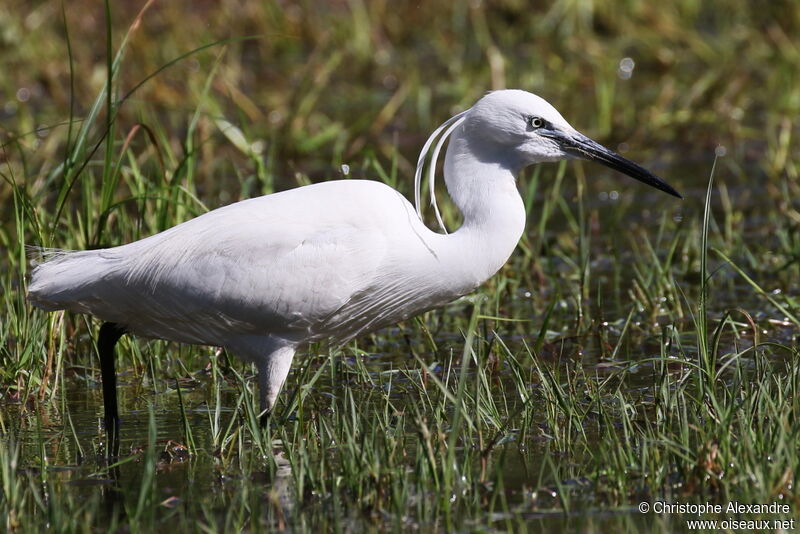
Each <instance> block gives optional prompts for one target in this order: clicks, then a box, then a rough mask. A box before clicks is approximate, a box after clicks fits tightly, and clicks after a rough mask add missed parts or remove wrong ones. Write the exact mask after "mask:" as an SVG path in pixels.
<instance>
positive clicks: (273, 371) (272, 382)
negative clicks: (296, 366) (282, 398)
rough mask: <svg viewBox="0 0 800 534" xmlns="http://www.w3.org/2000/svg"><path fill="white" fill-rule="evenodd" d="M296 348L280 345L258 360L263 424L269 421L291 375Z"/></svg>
mask: <svg viewBox="0 0 800 534" xmlns="http://www.w3.org/2000/svg"><path fill="white" fill-rule="evenodd" d="M294 351H295V348H294V347H292V346H280V347H277V348H276V349H274V350H273V351H272V352H270V353H269V354H266V355H264V356H261V357H260V358H258V359H257V361H256V366H257V367H258V393H259V397H260V400H261V403H260V405H261V416H260V418H261V426H266V425H267V423H269V416H270V414H271V413H272V410H273V408H275V401H276V399H277V398H278V393H280V391H281V388H282V387H283V383H284V382H285V381H286V377H287V376H288V375H289V369H291V367H292V358H294Z"/></svg>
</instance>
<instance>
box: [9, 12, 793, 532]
mask: <svg viewBox="0 0 800 534" xmlns="http://www.w3.org/2000/svg"><path fill="white" fill-rule="evenodd" d="M126 6H127V4H126ZM109 7H110V9H109ZM141 7H142V6H135V8H134V7H123V6H119V7H118V6H116V5H114V4H112V3H110V2H109V3H106V4H103V3H100V2H88V1H82V2H78V3H75V2H72V3H70V5H69V6H66V5H65V6H62V5H61V4H60V3H58V2H44V3H41V4H40V5H38V6H36V7H33V8H31V7H29V6H28V5H27V4H25V5H23V4H20V5H18V6H14V5H12V6H9V7H4V8H0V43H2V45H3V46H2V50H3V51H2V52H1V53H0V69H2V72H3V73H4V75H3V76H2V77H0V91H2V92H3V94H4V95H5V99H4V101H3V106H2V107H0V118H1V119H2V120H0V143H2V149H1V150H0V177H1V178H2V182H1V183H2V185H0V214H2V217H0V221H1V222H0V244H2V247H3V248H4V250H5V251H6V252H7V254H5V255H3V259H2V263H0V284H1V285H0V289H1V290H2V302H0V308H2V311H0V362H1V363H2V365H0V395H1V396H0V401H2V404H1V405H0V432H2V434H0V483H2V493H0V517H2V518H5V519H4V521H5V524H4V528H5V529H6V530H7V531H10V532H34V531H41V530H43V529H45V528H50V529H53V530H54V531H58V532H104V531H117V530H123V531H132V532H150V531H165V530H167V529H170V528H172V529H179V530H181V531H184V530H185V531H198V532H216V531H226V532H227V531H243V530H247V531H259V530H266V529H282V528H286V529H291V530H294V531H337V532H349V531H360V530H381V531H403V532H405V531H408V530H418V531H423V532H440V531H461V532H468V531H469V532H472V531H481V532H484V531H485V532H489V531H515V532H517V531H520V532H522V531H544V532H551V531H598V532H609V531H620V530H623V531H630V532H674V531H686V530H687V528H688V527H687V526H686V520H687V519H693V517H691V516H689V515H679V514H672V515H662V516H659V515H656V514H653V513H649V514H641V513H639V512H638V511H637V506H638V504H639V503H640V502H644V501H646V502H649V503H652V502H655V501H657V500H663V501H666V502H698V503H699V502H718V503H723V504H725V503H727V502H728V501H732V500H738V501H739V502H742V503H745V504H756V503H769V502H772V501H778V502H781V503H787V504H789V505H790V506H791V509H792V514H790V515H791V516H794V515H797V510H798V506H800V502H799V501H800V498H799V497H798V495H797V493H796V489H795V488H797V484H798V480H797V477H798V468H799V467H800V465H798V457H800V455H798V452H800V451H798V443H800V423H798V419H797V416H796V414H797V413H798V408H800V406H798V403H800V398H798V388H799V387H800V363H798V362H799V361H798V350H797V343H796V340H797V335H798V327H800V324H799V323H798V314H800V312H799V311H798V296H797V291H796V285H797V283H796V281H797V279H798V276H800V262H798V258H800V239H798V236H800V233H798V225H799V224H800V212H799V208H798V205H797V202H796V201H795V200H794V199H796V198H800V194H799V193H800V174H799V173H798V167H797V162H798V149H797V143H796V138H797V135H798V130H797V125H796V124H795V121H793V120H792V117H796V116H797V115H798V111H800V89H798V88H800V83H799V82H800V80H798V73H797V69H796V65H797V62H798V60H799V59H800V53H799V52H798V48H797V46H796V44H795V43H794V41H793V40H792V38H791V36H793V35H796V34H798V32H800V10H798V8H797V7H796V6H795V5H794V3H792V2H773V3H770V4H769V5H767V6H756V5H753V6H749V5H744V6H743V5H740V4H739V3H736V2H733V1H730V0H718V1H717V2H713V3H701V2H697V1H696V0H685V1H682V2H678V3H673V4H670V5H667V4H664V5H645V4H641V5H640V4H636V3H632V4H630V5H624V6H623V5H621V4H619V3H618V2H608V1H601V0H598V1H595V2H567V1H557V2H554V3H552V4H551V5H550V6H546V7H545V6H543V7H539V8H530V7H529V6H526V5H523V4H522V3H518V2H514V1H512V0H507V1H500V2H484V3H482V4H479V3H473V5H472V7H470V4H469V3H465V2H456V3H453V5H452V6H448V7H441V6H440V5H437V4H435V3H431V4H429V5H428V4H425V5H422V6H410V5H409V6H405V5H399V6H398V5H395V4H390V3H385V2H361V1H352V2H348V3H344V4H331V5H330V6H324V7H319V8H313V9H312V8H311V7H294V5H289V4H286V5H284V4H273V3H255V2H252V3H251V2H244V3H241V2H236V3H234V2H221V3H219V4H218V5H215V6H213V7H211V6H205V7H202V8H197V7H196V6H194V5H193V6H191V7H190V6H188V5H183V4H182V3H176V2H170V3H154V4H153V5H150V6H148V7H147V9H145V10H144V11H143V12H142V13H139V10H140V9H141ZM624 57H631V58H633V59H634V61H635V68H634V70H633V75H632V77H630V79H625V78H622V77H620V76H619V74H618V69H619V65H620V61H621V59H622V58H624ZM501 86H507V87H521V88H524V89H528V90H532V91H534V92H537V93H539V94H541V95H542V96H544V97H545V98H547V99H549V100H550V101H551V102H553V103H554V104H555V105H556V106H557V107H558V108H559V109H560V110H561V111H562V112H563V114H564V115H565V116H566V117H567V119H568V120H569V121H570V122H571V123H572V124H573V125H575V126H576V127H578V128H579V129H581V130H583V131H585V132H586V133H587V134H589V135H591V136H592V137H595V138H597V139H598V140H599V141H601V142H603V143H605V144H608V145H610V146H611V147H613V148H616V147H617V145H619V144H623V143H624V144H625V145H627V147H628V150H629V151H628V152H627V153H626V156H629V157H631V158H632V159H634V160H637V161H639V162H641V163H643V164H645V165H646V166H648V167H650V168H652V169H653V170H654V171H655V172H657V173H658V174H660V175H662V176H664V177H665V178H666V179H668V180H669V181H670V183H672V184H673V185H675V186H676V187H677V188H678V189H679V190H680V191H681V192H682V193H683V194H684V196H685V197H686V199H685V200H684V201H683V202H678V201H675V200H673V199H671V198H669V197H667V196H665V195H661V194H658V193H656V192H651V191H649V190H646V189H645V188H644V187H640V186H639V185H638V184H635V183H632V182H631V181H629V180H627V181H626V179H625V178H624V177H620V176H616V175H613V174H612V173H611V172H607V171H606V170H605V169H603V168H600V167H596V166H590V165H588V164H586V165H584V164H580V163H577V162H569V163H564V164H560V165H543V166H539V167H537V168H535V169H531V170H529V171H526V173H525V175H524V176H522V177H521V179H520V191H521V193H522V195H523V198H524V199H525V202H526V207H527V209H528V219H529V220H528V232H527V234H526V235H525V236H524V237H523V239H522V241H521V243H520V246H519V247H518V250H517V252H516V253H515V255H514V256H513V257H512V259H511V260H510V261H509V263H508V265H507V266H505V267H504V268H503V269H502V270H501V272H500V273H499V274H498V275H497V276H495V277H494V278H493V279H492V280H491V281H489V282H488V283H487V284H485V285H484V286H483V287H482V288H481V289H480V290H479V291H478V292H476V293H475V294H473V295H470V296H467V297H465V298H463V299H461V300H459V301H458V302H456V303H454V304H452V305H450V306H448V307H447V308H446V309H444V310H437V311H433V312H429V313H427V314H425V315H424V316H422V317H421V318H418V319H415V320H412V321H408V322H407V323H405V324H402V325H398V327H395V328H390V329H386V330H383V331H380V332H376V333H373V334H371V335H368V336H365V337H362V338H360V339H359V340H357V341H356V342H355V343H353V344H350V345H348V346H346V347H343V348H336V347H328V346H326V345H313V346H311V347H309V348H308V349H307V350H305V351H303V352H302V353H301V354H299V355H298V357H297V358H296V361H295V365H294V369H293V372H292V375H291V376H290V378H289V382H288V383H287V386H286V389H285V390H284V392H283V394H282V396H281V399H280V402H279V405H278V408H277V414H276V417H275V420H274V424H272V425H271V426H270V428H268V429H266V430H263V431H262V430H261V429H260V427H259V425H258V424H257V419H256V413H255V411H254V410H255V407H256V406H257V404H256V399H255V395H254V393H255V384H254V380H253V370H252V369H251V368H249V367H247V366H245V365H242V364H241V363H240V362H238V361H237V360H236V359H235V357H233V356H230V355H227V354H225V353H217V352H216V351H215V350H214V349H210V348H202V347H188V346H179V345H176V344H171V343H166V342H162V341H147V340H142V339H133V340H126V341H123V342H122V343H121V347H120V350H119V351H118V352H119V353H120V360H121V361H120V362H119V368H120V385H121V388H120V403H121V410H122V413H123V420H124V423H123V429H122V433H123V443H122V446H123V453H122V454H121V456H120V461H119V463H118V465H112V466H108V465H106V463H105V461H104V459H103V453H104V447H105V437H104V435H103V431H102V428H101V426H100V423H99V421H100V414H101V398H100V397H101V395H100V390H99V371H98V365H97V359H96V355H95V349H94V344H93V335H94V332H95V330H96V327H97V325H96V324H95V323H94V321H92V320H91V319H88V318H85V317H78V316H73V315H66V314H60V313H57V314H45V313H42V312H40V311H36V310H33V309H31V307H30V306H28V304H27V303H26V302H25V299H24V295H25V284H26V279H27V274H28V270H29V263H28V262H29V258H28V250H27V249H26V247H28V246H48V247H60V248H76V249H80V248H88V247H97V246H112V245H117V244H122V243H125V242H129V241H131V240H134V239H138V238H141V237H144V236H147V235H150V234H152V233H155V232H158V231H161V230H163V229H166V228H168V227H170V226H173V225H174V224H177V223H178V222H181V221H183V220H186V219H188V218H190V217H192V216H195V215H197V214H200V213H203V212H205V211H206V210H208V209H213V208H215V207H218V206H220V205H223V204H227V203H230V202H232V201H235V200H238V199H240V198H247V197H251V196H255V195H259V194H264V193H269V192H272V191H274V190H281V189H286V188H289V187H294V186H297V185H302V184H305V183H310V182H317V181H321V180H325V179H336V178H342V177H343V176H342V172H341V166H342V165H343V164H347V165H348V166H349V168H350V171H349V174H348V176H350V177H370V178H375V179H380V180H382V181H384V182H386V183H388V184H390V185H392V186H393V187H396V188H398V189H399V190H401V191H402V192H403V193H405V194H406V195H408V194H409V193H410V192H411V186H412V184H411V182H412V176H413V162H414V161H416V156H417V153H416V152H417V150H418V149H419V148H420V147H421V144H422V142H423V141H424V139H425V137H426V135H427V134H428V133H429V132H430V131H431V130H432V129H433V128H434V127H435V126H436V125H438V123H439V122H440V121H441V120H443V119H444V118H446V117H448V116H450V115H451V114H452V113H453V112H454V111H457V110H461V109H463V108H464V107H466V106H468V105H470V104H471V103H472V102H474V101H475V100H476V99H477V98H478V97H479V96H480V95H481V94H483V93H484V92H485V91H486V90H489V89H492V88H498V87H501ZM45 127H46V129H45ZM718 146H724V148H725V150H724V152H725V155H724V156H721V157H719V158H716V159H715V156H714V153H715V149H717V148H718ZM717 152H718V153H720V151H719V150H717ZM712 166H713V171H712ZM712 177H713V182H712V179H711V178H712ZM438 197H439V199H440V201H442V202H441V204H442V206H441V207H442V213H443V217H444V219H445V221H446V223H447V224H448V227H450V228H453V227H455V226H456V225H457V222H458V220H459V215H458V213H457V212H456V210H455V208H454V207H453V206H452V205H450V204H448V203H447V202H446V200H444V199H446V195H445V193H444V191H442V192H440V193H439V195H438ZM429 211H430V210H429ZM429 215H432V214H429ZM429 222H433V219H432V217H431V220H430V221H429ZM432 226H433V225H432ZM749 517H753V518H758V517H760V518H766V519H778V517H777V516H764V515H761V516H757V515H756V516H746V515H745V516H741V517H730V516H728V515H723V516H722V517H720V518H719V519H724V518H728V519H734V518H737V519H742V518H749ZM712 519H713V518H712Z"/></svg>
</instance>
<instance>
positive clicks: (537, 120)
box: [528, 116, 545, 128]
mask: <svg viewBox="0 0 800 534" xmlns="http://www.w3.org/2000/svg"><path fill="white" fill-rule="evenodd" d="M544 125H545V121H544V119H543V118H541V117H533V116H530V117H528V126H530V127H531V128H542V127H544Z"/></svg>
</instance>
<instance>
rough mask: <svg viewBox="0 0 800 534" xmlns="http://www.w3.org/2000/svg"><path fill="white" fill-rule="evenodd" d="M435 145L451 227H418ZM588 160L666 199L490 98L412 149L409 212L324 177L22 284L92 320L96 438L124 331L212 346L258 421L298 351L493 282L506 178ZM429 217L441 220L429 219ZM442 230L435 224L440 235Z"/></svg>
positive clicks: (536, 119)
mask: <svg viewBox="0 0 800 534" xmlns="http://www.w3.org/2000/svg"><path fill="white" fill-rule="evenodd" d="M448 137H449V138H450V142H449V145H448V148H447V152H446V155H445V162H444V180H445V184H446V186H447V191H448V193H449V194H450V197H451V199H452V201H453V203H454V204H455V205H456V206H457V207H458V209H459V210H460V211H461V214H462V215H463V221H464V222H463V224H462V225H461V226H460V227H459V228H458V230H456V231H455V232H453V233H450V234H447V233H446V231H445V233H437V232H433V231H431V230H430V229H428V228H427V227H426V226H425V224H424V223H423V222H422V219H421V216H420V196H421V195H420V182H421V176H422V170H423V167H424V164H425V160H426V157H427V154H428V151H429V150H430V149H431V147H432V146H433V143H434V142H435V141H436V140H437V138H438V142H437V144H436V146H435V147H434V149H433V152H432V154H431V157H430V160H431V162H430V164H429V165H430V169H429V171H430V176H431V188H430V195H431V201H432V203H433V204H434V207H435V200H434V197H433V177H434V171H435V168H436V159H437V156H438V154H439V151H440V149H441V148H442V145H443V143H444V141H445V139H447V138H448ZM573 157H577V158H582V159H587V160H592V161H598V162H600V163H602V164H604V165H606V166H608V167H611V168H612V169H615V170H617V171H619V172H622V173H624V174H627V175H628V176H630V177H632V178H635V179H636V180H639V181H641V182H644V183H645V184H648V185H651V186H653V187H655V188H657V189H660V190H661V191H664V192H666V193H669V194H671V195H673V196H676V197H678V198H680V195H679V194H678V193H677V192H676V191H675V190H674V189H673V188H672V187H671V186H670V185H668V184H667V183H666V182H664V181H663V180H661V179H660V178H658V177H657V176H655V175H653V174H652V173H650V172H649V171H647V170H646V169H644V168H643V167H640V166H639V165H637V164H636V163H633V162H631V161H629V160H627V159H625V158H623V157H622V156H620V155H619V154H616V153H614V152H612V151H611V150H609V149H607V148H605V147H603V146H601V145H600V144H598V143H596V142H594V141H592V140H591V139H589V138H588V137H586V136H584V135H582V134H581V133H579V132H578V131H577V130H575V129H574V128H573V127H572V126H570V125H569V124H568V123H567V121H565V120H564V118H563V117H562V116H561V114H560V113H559V112H558V111H556V109H555V108H553V106H551V105H550V104H549V103H547V102H546V101H545V100H543V99H542V98H540V97H538V96H536V95H533V94H531V93H528V92H525V91H520V90H503V91H495V92H492V93H489V94H487V95H486V96H484V97H483V98H481V99H480V100H479V101H478V102H477V103H476V104H475V105H474V106H472V107H471V108H470V109H468V110H467V111H464V112H462V113H459V114H458V115H455V116H454V117H452V118H450V119H449V120H447V121H446V122H445V123H444V124H442V126H440V127H439V128H438V129H437V130H436V131H434V133H433V134H432V135H431V136H430V138H429V139H428V141H427V142H426V143H425V146H424V147H423V149H422V154H421V155H420V159H419V162H418V166H417V173H416V177H415V195H416V198H415V200H416V209H415V207H414V206H412V205H411V204H410V203H409V202H408V201H407V200H406V199H405V198H404V197H403V196H402V195H401V194H400V193H398V192H397V191H395V190H394V189H392V188H390V187H389V186H387V185H384V184H382V183H379V182H373V181H366V180H335V181H329V182H323V183H319V184H313V185H307V186H304V187H299V188H296V189H292V190H288V191H283V192H280V193H274V194H271V195H266V196H262V197H259V198H253V199H250V200H243V201H241V202H237V203H235V204H231V205H229V206H225V207H222V208H219V209H216V210H213V211H211V212H208V213H206V214H203V215H201V216H199V217H196V218H194V219H192V220H189V221H187V222H184V223H182V224H179V225H177V226H175V227H173V228H170V229H169V230H166V231H164V232H161V233H159V234H156V235H154V236H151V237H148V238H145V239H142V240H140V241H136V242H133V243H129V244H127V245H123V246H119V247H114V248H107V249H101V250H86V251H49V252H48V251H45V254H46V261H45V262H43V263H41V264H40V265H38V266H36V268H35V269H34V270H33V273H32V279H31V282H30V285H29V286H28V298H29V299H30V301H31V302H32V303H33V304H35V305H36V306H39V307H41V308H43V309H45V310H69V311H73V312H78V313H88V314H91V315H94V316H96V317H98V318H100V319H101V320H102V321H104V322H103V324H102V326H101V328H100V333H99V337H98V343H97V344H98V351H99V354H100V363H101V378H102V382H103V400H104V413H105V422H106V428H107V430H108V429H117V428H118V425H119V419H118V411H117V398H116V376H115V371H114V346H115V344H116V342H117V340H118V339H119V337H120V336H121V335H123V334H125V333H129V334H133V335H137V336H142V337H149V338H161V339H167V340H171V341H178V342H182V343H193V344H200V345H212V346H217V347H224V348H226V349H229V350H230V351H232V352H233V353H235V354H237V355H239V356H240V357H242V358H243V359H245V360H246V361H250V362H253V363H254V364H255V365H256V367H257V369H258V382H259V393H260V402H261V410H262V415H264V416H265V417H266V415H268V414H269V413H270V411H271V410H272V408H273V406H274V405H275V400H276V397H277V395H278V392H279V391H280V389H281V387H282V386H283V383H284V381H285V380H286V376H287V375H288V373H289V368H290V366H291V363H292V358H293V356H294V354H295V351H296V350H297V349H298V347H300V346H302V345H304V344H306V343H308V342H310V341H316V340H321V339H332V340H334V341H335V342H338V343H343V342H345V341H347V340H350V339H352V338H354V337H355V336H358V335H359V334H363V333H365V332H370V331H372V330H375V329H377V328H380V327H382V326H386V325H389V324H392V323H396V322H398V321H401V320H403V319H406V318H408V317H410V316H412V315H415V314H418V313H421V312H424V311H426V310H430V309H432V308H435V307H437V306H441V305H443V304H446V303H448V302H450V301H452V300H454V299H456V298H458V297H460V296H462V295H465V294H466V293H469V292H470V291H472V290H474V289H475V288H476V287H478V286H479V285H480V284H481V283H483V282H484V281H485V280H487V279H488V278H489V277H491V276H492V275H493V274H494V273H495V272H497V271H498V270H499V269H500V267H501V266H502V265H503V264H504V263H505V262H506V260H507V259H508V258H509V256H510V255H511V253H512V252H513V250H514V248H515V247H516V245H517V242H518V241H519V239H520V237H521V236H522V232H523V230H524V227H525V207H524V206H523V202H522V198H521V197H520V195H519V192H518V191H517V187H516V175H517V174H518V172H519V171H520V170H521V169H523V168H524V167H527V166H529V165H532V164H534V163H541V162H548V161H557V160H561V159H565V158H573ZM436 217H437V219H438V220H439V223H440V224H441V217H440V216H439V212H438V209H437V210H436ZM442 227H443V228H444V225H442Z"/></svg>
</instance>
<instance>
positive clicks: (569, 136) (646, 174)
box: [539, 126, 683, 198]
mask: <svg viewBox="0 0 800 534" xmlns="http://www.w3.org/2000/svg"><path fill="white" fill-rule="evenodd" d="M539 135H541V136H542V137H548V138H550V139H553V140H554V141H556V142H557V143H558V144H559V146H561V149H562V150H563V151H564V152H566V153H567V154H570V155H572V156H574V157H576V158H581V159H586V160H589V161H597V162H599V163H602V164H603V165H605V166H606V167H611V168H612V169H614V170H615V171H619V172H621V173H623V174H627V175H628V176H630V177H631V178H633V179H634V180H639V181H640V182H642V183H645V184H647V185H650V186H653V187H655V188H656V189H660V190H661V191H664V192H665V193H669V194H670V195H672V196H674V197H678V198H683V197H682V196H681V195H680V193H678V192H677V191H675V189H674V188H673V187H672V186H671V185H669V184H668V183H667V182H665V181H664V180H662V179H661V178H659V177H658V176H656V175H655V174H653V173H651V172H650V171H648V170H647V169H645V168H644V167H642V166H641V165H638V164H636V163H634V162H632V161H631V160H629V159H625V158H623V157H622V156H620V155H619V154H617V153H616V152H614V151H612V150H609V149H607V148H606V147H604V146H603V145H601V144H600V143H597V142H595V141H592V140H591V139H589V138H588V137H586V136H585V135H583V134H582V133H580V132H576V131H574V130H573V131H566V130H562V129H561V128H559V127H557V126H551V127H550V128H547V129H542V130H540V131H539Z"/></svg>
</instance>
